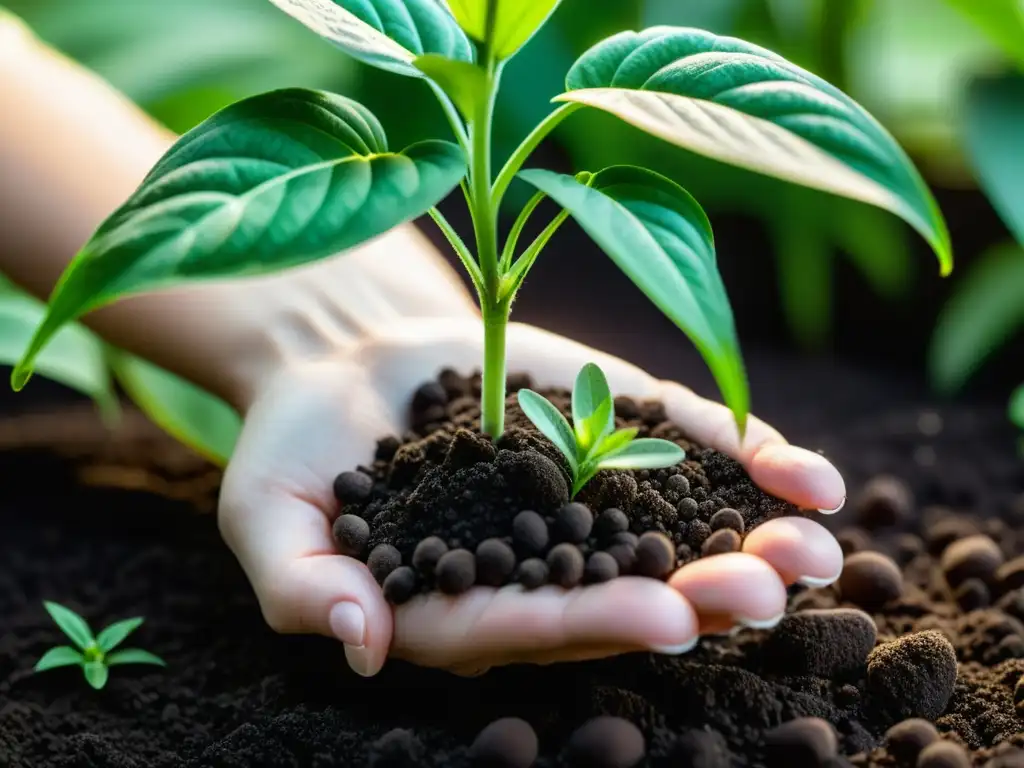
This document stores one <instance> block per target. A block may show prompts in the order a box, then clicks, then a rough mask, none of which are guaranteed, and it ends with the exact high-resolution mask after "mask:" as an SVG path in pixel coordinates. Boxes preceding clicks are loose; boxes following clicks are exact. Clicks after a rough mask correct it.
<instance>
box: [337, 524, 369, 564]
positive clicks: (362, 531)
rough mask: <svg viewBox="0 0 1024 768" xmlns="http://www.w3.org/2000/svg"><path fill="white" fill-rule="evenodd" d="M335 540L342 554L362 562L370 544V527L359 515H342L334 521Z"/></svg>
mask: <svg viewBox="0 0 1024 768" xmlns="http://www.w3.org/2000/svg"><path fill="white" fill-rule="evenodd" d="M334 540H335V541H336V542H337V543H338V551H339V552H340V553H341V554H343V555H346V556H347V557H355V558H358V559H360V560H362V559H363V558H364V557H366V545H367V544H368V543H369V542H370V525H369V523H367V522H366V521H365V520H363V518H361V517H359V516H358V515H342V516H341V517H339V518H338V519H337V520H335V521H334Z"/></svg>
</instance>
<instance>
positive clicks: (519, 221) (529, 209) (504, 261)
mask: <svg viewBox="0 0 1024 768" xmlns="http://www.w3.org/2000/svg"><path fill="white" fill-rule="evenodd" d="M544 197H545V194H544V193H543V192H538V193H537V194H535V195H534V196H533V197H531V198H530V200H529V202H527V204H526V205H525V206H523V210H521V211H520V212H519V216H518V217H517V218H516V221H515V224H513V225H512V230H511V231H510V232H509V233H508V238H507V239H506V240H505V248H504V249H503V250H502V252H501V261H500V263H499V268H500V269H501V272H502V274H504V273H505V272H507V271H508V268H509V267H510V266H512V259H513V257H514V256H515V255H516V244H517V243H518V242H519V236H520V235H521V234H523V228H524V227H525V226H526V222H527V221H529V219H530V214H531V213H533V212H534V210H535V209H536V208H537V206H538V205H540V202H541V200H543V199H544Z"/></svg>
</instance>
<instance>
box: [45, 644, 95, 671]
mask: <svg viewBox="0 0 1024 768" xmlns="http://www.w3.org/2000/svg"><path fill="white" fill-rule="evenodd" d="M84 661H85V657H84V656H83V655H82V654H81V653H79V652H78V651H76V650H75V649H74V648H72V647H71V646H70V645H58V646H57V647H56V648H51V649H50V650H48V651H47V652H46V653H44V654H43V657H42V658H41V659H39V661H37V662H36V665H35V666H34V667H33V668H32V669H33V671H34V672H45V671H46V670H48V669H56V668H57V667H72V666H76V665H78V664H81V663H82V662H84Z"/></svg>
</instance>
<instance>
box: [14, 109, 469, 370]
mask: <svg viewBox="0 0 1024 768" xmlns="http://www.w3.org/2000/svg"><path fill="white" fill-rule="evenodd" d="M464 175H465V163H464V161H463V158H462V154H461V152H460V150H459V148H458V147H456V146H455V145H454V144H450V143H448V142H443V141H427V142H422V143H419V144H414V145H412V146H410V147H408V148H407V149H405V150H404V151H403V152H401V153H395V152H389V151H388V148H387V140H386V138H385V135H384V131H383V129H382V128H381V126H380V123H378V122H377V120H376V118H374V116H373V115H372V114H371V113H370V112H369V111H368V110H367V109H366V108H365V107H363V106H361V105H360V104H358V103H357V102H355V101H352V100H351V99H347V98H344V97H342V96H337V95H334V94H329V93H320V92H316V91H307V90H300V89H288V90H282V91H274V92H271V93H266V94H262V95H260V96H256V97H253V98H251V99H246V100H244V101H240V102H238V103H237V104H234V105H232V106H230V107H228V108H227V109H225V110H223V111H221V112H218V113H217V114H216V115H214V116H213V117H211V118H210V119H209V120H207V121H206V122H204V123H202V124H201V125H199V126H197V127H196V128H194V129H193V130H191V131H189V132H188V133H187V134H185V135H184V136H183V137H182V138H181V139H179V140H178V141H177V142H176V143H175V144H174V146H173V147H171V149H170V150H169V151H168V152H167V154H166V155H164V157H163V158H162V159H161V160H160V161H159V162H158V163H157V165H156V167H155V168H153V170H152V171H150V173H149V175H148V176H147V177H146V179H145V180H144V181H143V183H142V185H141V186H140V187H139V189H138V190H137V191H136V192H135V194H133V195H132V197H131V198H129V200H128V202H126V203H125V204H124V205H123V206H122V207H121V208H120V209H118V210H117V211H116V212H115V213H114V214H113V215H112V216H111V217H110V218H109V219H107V221H106V222H105V223H104V224H103V225H102V226H101V227H100V228H99V230H97V232H96V234H95V235H93V237H92V239H90V240H89V242H88V243H86V245H85V246H84V247H83V249H82V251H81V252H80V253H79V254H78V256H77V257H76V258H75V260H74V261H73V262H72V263H71V266H70V267H68V269H67V270H66V271H65V273H64V275H63V276H62V277H61V279H60V281H59V282H58V284H57V287H56V289H55V290H54V292H53V295H52V296H51V298H50V307H49V311H48V313H47V316H46V319H45V320H44V321H43V323H42V325H41V326H40V327H39V329H38V330H37V331H36V334H35V336H34V337H33V340H32V343H31V345H30V346H29V348H28V351H27V352H26V353H25V356H24V357H23V358H22V361H21V363H19V365H18V368H16V369H15V372H14V376H13V378H12V384H13V385H14V387H15V388H16V389H19V388H20V387H21V386H23V385H24V383H25V381H26V380H27V378H28V375H29V373H30V370H31V365H32V363H33V361H34V359H35V357H36V355H37V354H38V353H39V352H40V350H41V349H42V348H43V347H44V346H45V345H46V343H47V342H48V341H49V339H50V338H51V337H52V336H53V334H54V333H55V332H56V331H57V330H59V329H60V328H61V327H62V326H63V325H64V324H66V323H68V322H70V321H72V320H75V319H76V318H78V317H79V316H80V315H82V314H84V313H85V312H88V311H89V310H92V309H95V308H97V307H99V306H101V305H103V304H107V303H109V302H111V301H113V300H114V299H116V298H118V297H120V296H124V295H127V294H133V293H139V292H141V291H151V290H156V289H159V288H165V287H168V286H171V285H175V284H180V283H183V282H188V281H195V280H202V279H209V278H216V277H228V276H241V275H257V274H264V273H268V272H274V271H277V270H281V269H284V268H287V267H294V266H298V265H300V264H306V263H308V262H311V261H316V260H318V259H322V258H326V257H328V256H333V255H335V254H337V253H340V252H341V251H344V250H346V249H348V248H352V247H353V246H356V245H359V244H360V243H363V242H365V241H366V240H369V239H371V238H373V237H376V236H377V235H379V234H382V233H383V232H386V231H388V230H389V229H391V228H393V227H395V226H397V225H399V224H401V223H403V222H405V221H408V220H410V219H412V218H415V217H416V216H419V215H420V214H422V213H424V212H425V211H426V210H427V209H429V208H430V207H432V206H434V205H435V204H436V203H438V202H440V201H441V200H442V199H443V198H444V197H445V196H446V195H447V194H448V192H449V191H451V189H452V188H453V187H455V186H456V185H457V184H458V183H459V180H460V179H461V178H462V177H463V176H464Z"/></svg>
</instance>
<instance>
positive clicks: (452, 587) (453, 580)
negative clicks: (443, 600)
mask: <svg viewBox="0 0 1024 768" xmlns="http://www.w3.org/2000/svg"><path fill="white" fill-rule="evenodd" d="M434 576H435V578H436V579H437V588H438V589H440V590H441V591H442V592H444V593H445V594H446V595H461V594H462V593H463V592H465V591H467V590H468V589H469V588H470V587H472V586H473V584H474V583H475V582H476V558H475V557H474V556H473V553H472V552H470V551H469V550H468V549H453V550H451V551H449V552H445V553H444V554H443V555H441V559H440V560H438V561H437V568H436V569H435V571H434Z"/></svg>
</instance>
